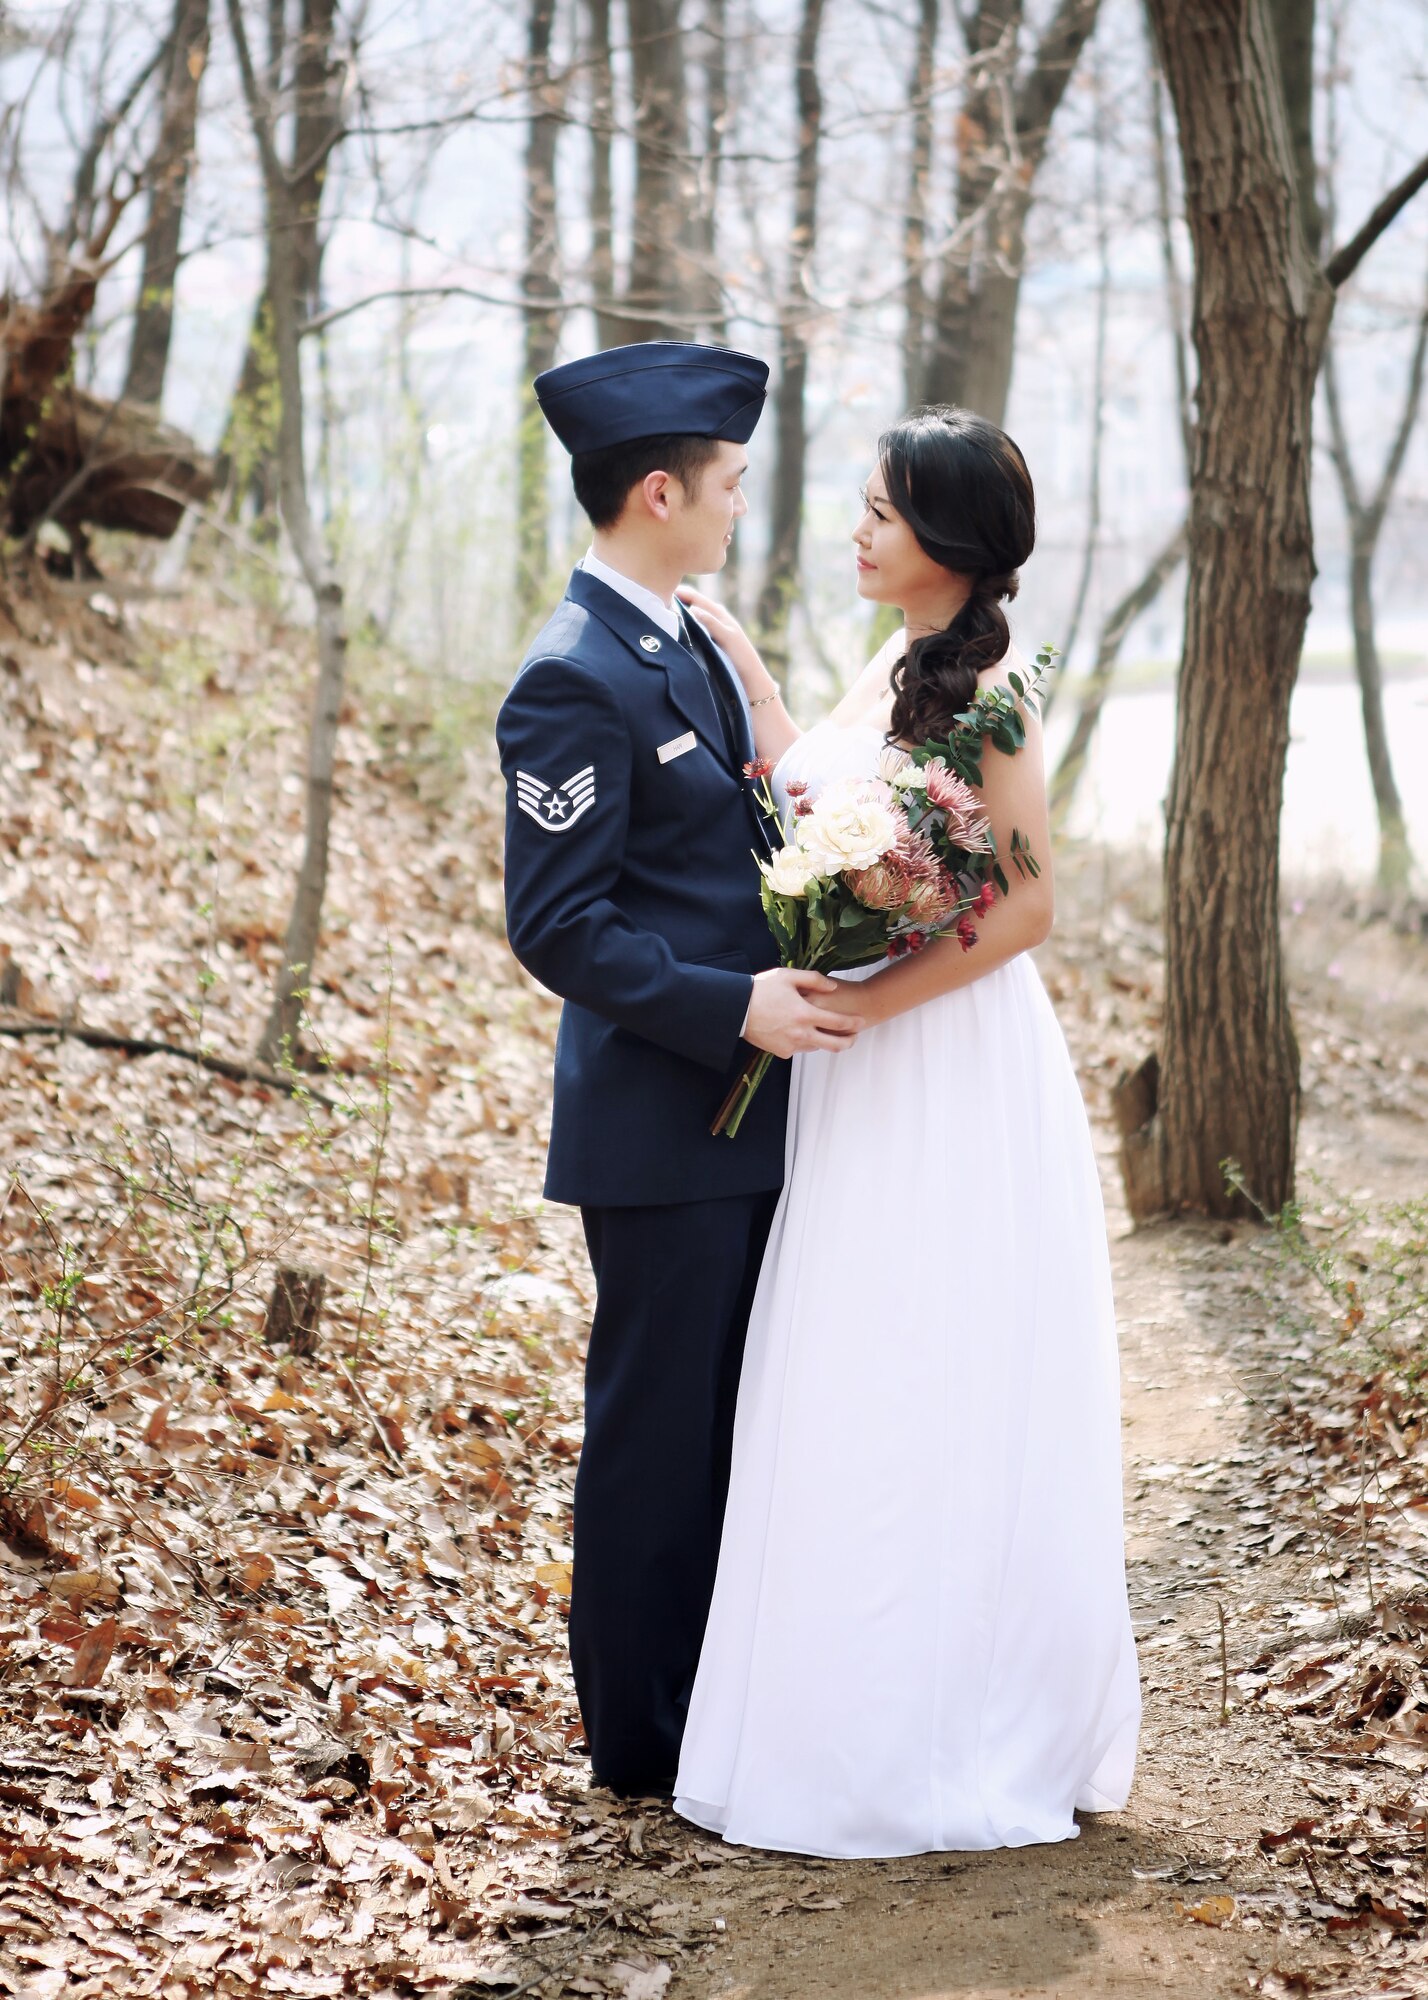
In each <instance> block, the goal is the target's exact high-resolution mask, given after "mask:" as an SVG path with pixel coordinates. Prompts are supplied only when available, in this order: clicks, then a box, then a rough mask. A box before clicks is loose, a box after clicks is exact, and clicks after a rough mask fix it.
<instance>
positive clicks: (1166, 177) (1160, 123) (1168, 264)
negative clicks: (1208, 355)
mask: <svg viewBox="0 0 1428 2000" xmlns="http://www.w3.org/2000/svg"><path fill="white" fill-rule="evenodd" d="M1150 42H1151V53H1152V56H1153V58H1154V62H1153V66H1152V70H1151V77H1150V131H1151V155H1152V158H1153V160H1154V163H1155V219H1156V223H1157V225H1158V227H1159V230H1160V263H1161V269H1162V270H1163V271H1164V273H1165V305H1166V311H1167V313H1168V314H1169V318H1170V342H1171V351H1172V352H1173V354H1174V356H1175V403H1176V408H1177V410H1178V411H1179V414H1180V443H1181V446H1182V447H1183V449H1184V452H1185V474H1186V477H1187V478H1188V477H1189V474H1190V467H1191V465H1192V463H1193V462H1194V458H1195V438H1194V426H1195V410H1194V404H1193V402H1192V400H1191V393H1190V355H1189V351H1188V343H1187V340H1186V334H1185V328H1186V323H1187V320H1188V317H1189V315H1188V314H1187V312H1186V310H1185V283H1184V280H1183V279H1182V278H1181V276H1180V264H1179V260H1178V259H1177V257H1176V255H1175V230H1174V215H1173V213H1172V210H1171V204H1170V149H1169V147H1168V146H1167V145H1166V142H1165V108H1164V102H1163V100H1164V95H1165V77H1164V75H1163V73H1162V70H1161V66H1160V59H1159V56H1158V54H1157V53H1156V51H1155V34H1154V29H1153V26H1152V27H1151V29H1150Z"/></svg>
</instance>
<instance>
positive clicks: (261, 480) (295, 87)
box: [219, 0, 333, 520]
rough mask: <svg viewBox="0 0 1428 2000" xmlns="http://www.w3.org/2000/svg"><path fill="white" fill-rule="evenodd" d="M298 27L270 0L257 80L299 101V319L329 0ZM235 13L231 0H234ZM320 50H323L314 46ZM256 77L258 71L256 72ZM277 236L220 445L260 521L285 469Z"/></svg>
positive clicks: (294, 202) (318, 248) (236, 489)
mask: <svg viewBox="0 0 1428 2000" xmlns="http://www.w3.org/2000/svg"><path fill="white" fill-rule="evenodd" d="M298 10H299V11H298V27H297V33H296V35H295V36H294V37H292V42H293V46H292V47H289V44H288V35H287V28H286V6H285V0H267V4H266V6H265V9H264V11H265V14H266V18H267V24H268V59H267V64H266V70H265V74H264V76H263V77H262V78H259V79H257V81H258V87H259V88H260V89H261V90H262V91H263V92H264V94H265V96H266V97H267V98H268V99H269V101H270V102H272V103H274V104H276V102H277V100H278V98H279V96H280V95H281V94H282V93H284V92H285V91H287V92H290V93H291V95H292V97H293V99H294V100H295V103H294V108H293V115H292V121H291V130H290V140H291V151H290V162H291V164H290V165H289V166H287V167H285V168H284V170H283V171H284V174H285V177H286V196H287V204H288V213H289V217H290V220H289V223H288V233H289V235H290V236H291V237H292V243H291V245H290V246H289V254H285V256H284V258H283V260H282V261H283V269H284V272H285V274H286V278H285V281H287V280H288V279H290V281H291V282H292V283H294V284H295V285H296V287H297V291H296V294H295V296H296V298H297V301H298V305H299V308H300V312H299V318H300V322H301V321H305V320H306V319H308V318H310V317H311V316H312V314H313V313H315V312H316V310H317V299H318V289H319V286H320V284H321V280H322V253H323V247H324V246H323V241H322V235H321V231H320V229H319V227H318V217H319V213H320V209H321V204H322V192H323V185H324V182H325V180H326V177H327V162H328V158H329V155H330V152H331V148H332V138H331V133H330V130H329V125H330V122H331V118H332V115H333V114H332V113H331V112H330V110H329V107H328V104H327V96H326V91H325V88H324V75H325V69H324V65H325V52H326V51H327V50H328V49H330V47H331V37H330V34H329V36H328V37H327V39H326V40H324V37H323V33H322V26H321V24H322V21H323V19H324V18H327V17H329V16H330V14H331V7H330V5H329V0H298ZM229 11H230V15H231V12H232V0H229ZM318 51H320V52H322V55H321V57H319V55H318V54H317V53H315V52H318ZM254 74H255V78H256V76H257V72H256V71H255V72H254ZM273 285H274V258H273V235H272V231H271V229H270V230H269V234H268V244H267V262H266V265H265V269H264V276H263V289H262V291H261V292H260V293H259V295H258V299H257V302H256V304H255V305H254V308H253V318H252V322H251V324H250V327H249V332H248V344H247V346H246V348H245V349H244V352H243V366H242V370H241V372H240V374H239V378H238V385H237V388H236V389H235V390H234V392H233V400H232V402H231V403H230V405H229V410H228V420H227V422H226V423H225V425H224V428H223V441H222V444H221V445H220V447H219V450H220V453H221V455H222V457H223V458H224V459H225V460H226V461H228V462H229V464H230V465H231V467H232V469H233V479H232V498H233V500H234V502H235V503H238V502H241V501H243V500H245V499H246V500H247V501H248V502H250V504H251V506H252V509H253V512H254V514H255V515H256V516H257V517H258V519H259V520H262V519H263V518H264V517H265V516H267V515H269V514H270V513H271V511H272V509H273V506H274V505H275V504H277V505H281V493H280V488H281V484H282V476H281V472H280V470H279V467H278V463H277V453H278V430H279V426H280V416H279V407H278V406H279V400H280V390H279V380H278V378H279V374H280V369H279V363H278V356H277V353H276V324H275V317H276V316H275V311H274V301H273Z"/></svg>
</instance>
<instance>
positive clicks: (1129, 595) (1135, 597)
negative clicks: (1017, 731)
mask: <svg viewBox="0 0 1428 2000" xmlns="http://www.w3.org/2000/svg"><path fill="white" fill-rule="evenodd" d="M1185 542H1186V535H1185V523H1184V522H1183V521H1182V522H1180V524H1179V526H1178V527H1177V528H1176V530H1175V532H1174V534H1173V535H1172V536H1171V537H1170V540H1169V541H1168V542H1165V543H1162V545H1161V547H1160V548H1158V549H1157V550H1156V552H1155V556H1154V558H1153V559H1152V561H1151V564H1150V567H1149V568H1148V569H1147V570H1146V571H1145V573H1144V575H1143V576H1141V577H1139V578H1138V579H1137V581H1136V582H1135V583H1134V584H1132V586H1131V588H1130V589H1129V590H1128V591H1127V592H1126V593H1125V596H1124V597H1122V598H1121V599H1120V600H1119V602H1118V603H1117V604H1116V605H1115V607H1114V608H1113V610H1112V612H1111V615H1110V616H1109V618H1107V620H1106V622H1105V624H1104V625H1103V626H1102V627H1101V636H1100V640H1099V642H1098V644H1097V647H1096V663H1095V665H1094V666H1093V667H1092V669H1091V672H1090V675H1089V677H1088V679H1087V682H1086V686H1085V689H1084V691H1083V693H1082V695H1081V705H1080V707H1079V708H1078V709H1077V711H1076V720H1075V723H1074V724H1073V726H1072V729H1071V736H1070V740H1069V741H1068V742H1067V745H1066V748H1065V749H1064V750H1063V751H1062V753H1061V756H1060V759H1059V761H1058V763H1057V766H1056V769H1055V771H1054V772H1053V774H1052V778H1051V819H1052V825H1053V826H1054V827H1057V828H1059V827H1062V826H1064V825H1065V823H1066V817H1067V814H1068V813H1069V812H1070V809H1071V802H1072V800H1073V799H1074V797H1075V795H1076V788H1077V786H1078V785H1079V783H1080V781H1081V776H1082V773H1083V772H1084V771H1085V768H1086V762H1087V759H1088V758H1089V756H1090V754H1091V741H1092V738H1093V737H1094V736H1095V733H1096V728H1097V725H1098V724H1099V722H1100V720H1101V711H1102V709H1103V708H1104V707H1105V705H1106V697H1107V696H1108V695H1109V693H1110V691H1111V680H1112V677H1113V675H1114V673H1115V666H1116V661H1117V660H1118V659H1119V658H1120V652H1121V647H1122V646H1123V645H1124V644H1125V640H1126V635H1127V633H1128V632H1129V631H1130V629H1131V627H1132V626H1133V625H1134V624H1135V622H1136V620H1137V618H1140V617H1142V616H1143V615H1144V613H1145V612H1147V611H1148V610H1149V609H1150V607H1151V605H1152V604H1154V602H1155V600H1156V598H1157V597H1159V595H1160V593H1161V591H1162V590H1163V589H1164V588H1165V586H1166V584H1167V583H1168V582H1169V581H1170V578H1171V577H1172V576H1174V574H1175V572H1176V570H1177V569H1179V567H1180V565H1181V563H1182V562H1183V561H1184V560H1185Z"/></svg>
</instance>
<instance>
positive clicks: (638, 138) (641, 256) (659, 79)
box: [620, 0, 695, 340]
mask: <svg viewBox="0 0 1428 2000" xmlns="http://www.w3.org/2000/svg"><path fill="white" fill-rule="evenodd" d="M626 11H627V13H628V16H629V22H630V70H631V76H632V79H633V83H634V93H635V190H634V213H633V218H632V226H631V232H630V235H631V243H630V273H629V282H628V284H627V286H626V288H625V296H624V299H623V302H622V305H623V314H622V319H623V325H622V331H621V335H620V337H621V339H624V340H677V339H679V338H681V337H682V336H683V335H685V334H687V332H688V320H689V317H690V315H689V311H688V303H687V294H688V282H689V277H690V271H689V258H688V254H687V253H688V248H689V231H690V218H691V216H692V215H693V213H694V208H695V197H694V190H693V188H692V186H691V185H690V181H691V176H690V173H689V100H688V90H687V86H686V81H685V71H684V35H683V30H682V29H681V27H680V22H679V0H626Z"/></svg>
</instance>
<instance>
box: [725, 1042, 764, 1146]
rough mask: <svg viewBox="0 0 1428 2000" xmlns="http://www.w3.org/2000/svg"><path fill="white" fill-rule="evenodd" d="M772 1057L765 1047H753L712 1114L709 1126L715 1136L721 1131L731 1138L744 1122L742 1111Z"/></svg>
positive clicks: (762, 1078)
mask: <svg viewBox="0 0 1428 2000" xmlns="http://www.w3.org/2000/svg"><path fill="white" fill-rule="evenodd" d="M772 1061H773V1057H772V1056H771V1055H770V1054H769V1052H768V1050H767V1049H755V1050H754V1052H753V1054H752V1055H751V1056H750V1057H749V1059H748V1061H747V1062H746V1063H745V1064H744V1066H743V1068H742V1069H741V1070H740V1071H739V1074H738V1075H737V1076H736V1077H735V1079H734V1082H733V1085H732V1087H731V1089H730V1091H729V1095H728V1096H727V1097H726V1098H725V1099H724V1102H723V1103H722V1104H721V1105H720V1106H719V1109H718V1111H717V1112H715V1114H714V1123H713V1124H712V1125H711V1126H710V1127H709V1130H710V1132H711V1133H713V1134H714V1136H715V1137H716V1138H717V1136H718V1135H719V1133H721V1132H722V1133H723V1134H724V1135H725V1137H726V1138H729V1139H732V1138H734V1137H735V1136H736V1134H737V1133H738V1130H739V1127H740V1126H741V1125H742V1124H743V1122H744V1113H745V1112H746V1111H747V1110H748V1108H749V1106H750V1105H751V1104H752V1103H753V1101H754V1092H755V1091H756V1090H757V1089H758V1087H759V1085H760V1084H761V1083H762V1082H763V1080H764V1078H765V1077H766V1076H767V1075H768V1070H769V1064H770V1063H771V1062H772Z"/></svg>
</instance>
